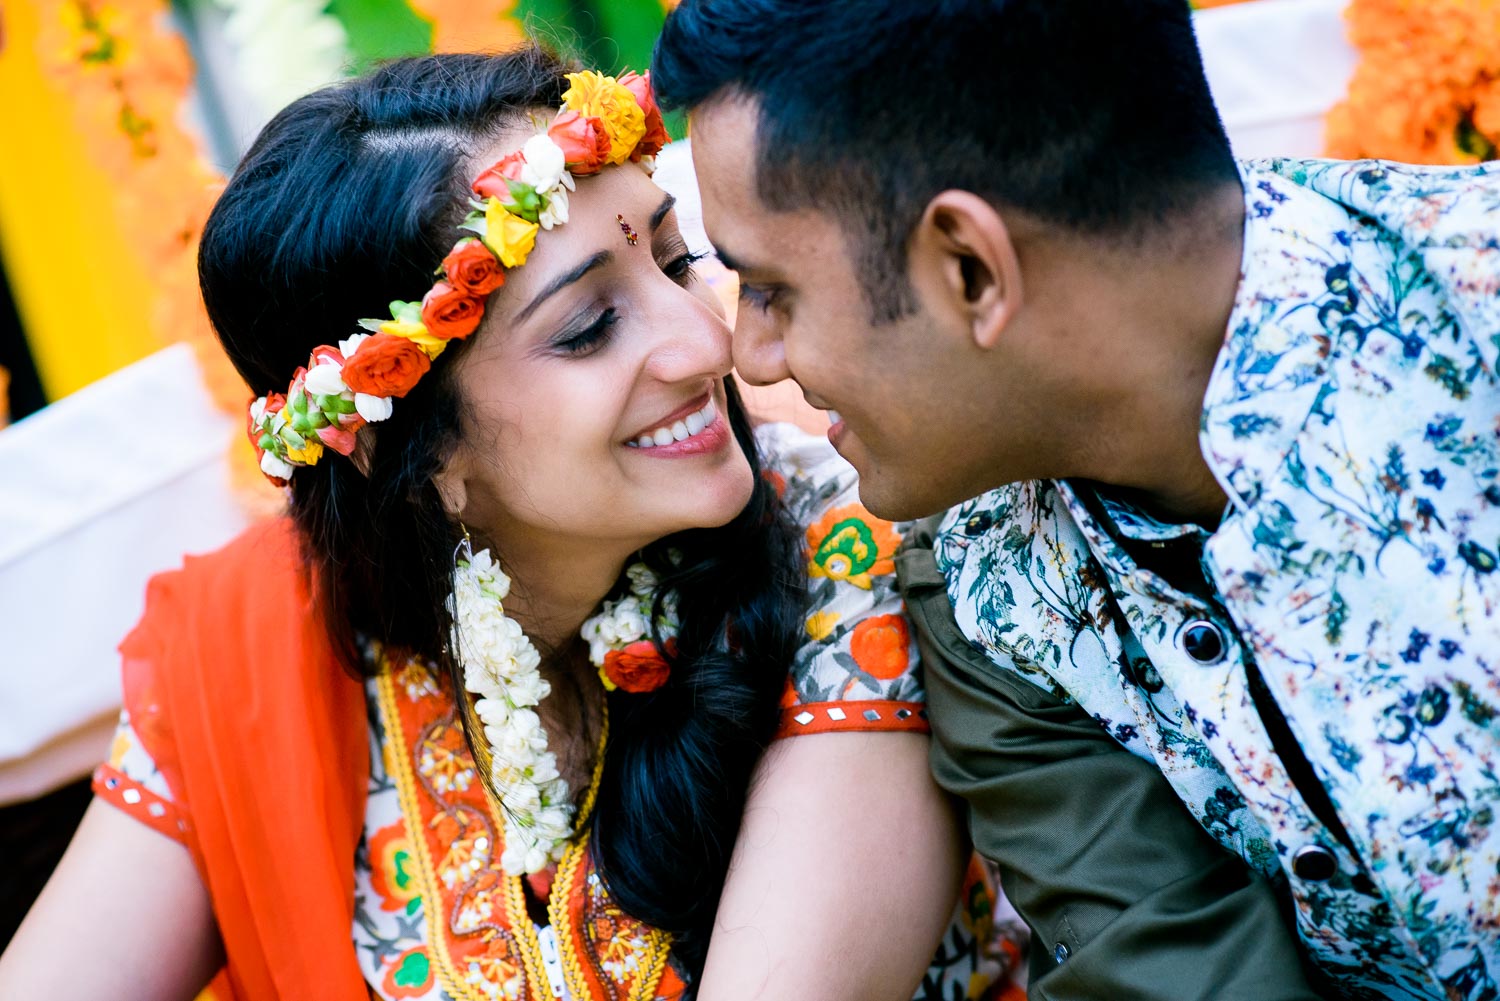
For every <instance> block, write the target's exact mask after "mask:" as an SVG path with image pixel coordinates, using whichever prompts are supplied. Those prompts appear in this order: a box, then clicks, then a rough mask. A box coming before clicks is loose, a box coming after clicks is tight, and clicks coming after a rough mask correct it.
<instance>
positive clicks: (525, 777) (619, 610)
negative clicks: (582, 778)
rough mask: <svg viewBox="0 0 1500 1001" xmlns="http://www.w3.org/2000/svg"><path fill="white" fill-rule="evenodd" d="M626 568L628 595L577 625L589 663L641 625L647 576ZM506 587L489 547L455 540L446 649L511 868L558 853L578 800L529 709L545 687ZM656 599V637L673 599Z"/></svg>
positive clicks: (649, 593) (640, 635)
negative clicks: (486, 764)
mask: <svg viewBox="0 0 1500 1001" xmlns="http://www.w3.org/2000/svg"><path fill="white" fill-rule="evenodd" d="M626 576H627V577H628V579H629V581H630V587H629V593H628V594H626V595H625V597H623V598H621V599H619V600H618V601H606V602H605V603H604V605H603V610H602V611H601V612H600V613H599V614H598V615H595V616H593V617H592V618H590V619H589V620H588V621H587V622H585V623H584V624H583V628H582V629H581V630H580V631H579V632H580V635H582V637H583V638H584V640H585V641H586V642H587V643H588V644H589V658H590V660H591V661H592V662H593V664H594V666H595V667H602V666H603V664H604V658H605V655H606V654H608V652H609V651H610V650H618V649H623V648H624V647H626V646H628V645H629V644H631V643H634V642H636V641H638V640H641V639H644V638H646V636H647V634H648V632H649V626H650V621H651V620H650V616H651V603H652V598H653V596H654V594H655V592H656V589H657V587H658V581H657V578H656V575H655V574H654V573H652V572H651V571H650V570H649V569H647V567H646V566H645V565H643V564H639V563H638V564H634V565H632V566H631V567H630V568H628V569H627V570H626ZM509 594H510V578H509V577H507V576H506V575H505V572H504V571H503V570H501V569H500V566H499V564H498V563H496V562H495V560H494V559H493V557H491V556H490V551H489V550H488V549H482V550H480V551H479V552H478V553H475V552H473V550H472V548H471V546H470V544H469V542H468V540H467V539H466V540H464V542H462V543H461V544H460V545H459V547H458V552H457V553H456V556H455V560H454V568H453V593H452V594H450V595H449V596H448V599H447V602H446V604H445V607H446V608H447V610H448V614H449V615H450V616H452V618H453V630H452V642H453V653H454V656H456V657H457V658H458V659H459V663H460V664H461V665H462V666H463V672H464V688H465V689H466V690H467V691H469V692H471V693H472V694H474V695H475V696H477V698H476V699H475V702H474V714H475V715H476V716H478V717H479V722H480V723H481V724H482V725H483V731H484V739H485V742H486V744H487V745H488V747H489V752H490V782H491V785H492V786H493V787H494V790H495V792H496V793H497V794H498V795H499V797H500V806H501V812H502V813H503V814H504V817H505V850H504V851H503V852H502V853H501V856H500V865H501V867H502V868H503V869H504V870H505V871H506V872H507V873H508V874H510V875H512V876H519V875H522V874H524V873H533V872H540V871H541V870H542V869H545V868H546V867H547V866H548V864H549V863H552V862H557V861H561V859H562V855H563V850H564V849H565V848H566V847H567V843H568V841H569V839H570V838H572V836H573V821H574V817H575V815H576V812H577V808H576V807H575V806H574V805H573V803H572V800H571V798H570V796H569V789H568V783H567V781H566V780H565V779H563V778H562V776H561V774H560V773H559V772H558V768H557V756H556V755H555V754H553V753H552V751H550V750H549V749H548V746H547V731H546V728H545V727H543V726H542V720H541V717H540V716H538V715H537V712H536V707H537V706H538V705H540V704H541V702H542V700H543V699H545V698H546V697H547V696H548V695H550V694H551V693H552V686H551V684H549V683H548V681H547V679H545V678H543V677H542V674H541V662H542V659H541V655H540V654H539V653H538V652H537V649H536V647H535V646H534V645H533V644H532V642H531V640H530V639H528V638H527V637H526V633H525V632H524V631H523V630H522V629H521V625H520V623H518V622H516V620H515V619H512V618H510V617H509V616H508V615H506V614H505V598H506V597H507V596H508V595H509ZM668 597H669V598H672V597H675V596H674V595H668ZM663 605H664V606H665V608H666V609H669V610H670V612H669V613H668V614H664V615H663V616H662V618H661V619H659V620H658V622H657V630H658V632H659V633H660V634H661V635H662V636H664V637H667V636H675V635H676V634H677V621H676V614H675V608H676V603H675V602H669V601H664V602H663Z"/></svg>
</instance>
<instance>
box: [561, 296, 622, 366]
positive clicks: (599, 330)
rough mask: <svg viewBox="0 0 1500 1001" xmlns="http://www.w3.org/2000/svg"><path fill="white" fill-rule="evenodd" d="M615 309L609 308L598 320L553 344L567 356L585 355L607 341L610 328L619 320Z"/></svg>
mask: <svg viewBox="0 0 1500 1001" xmlns="http://www.w3.org/2000/svg"><path fill="white" fill-rule="evenodd" d="M619 318H620V317H619V315H618V314H617V313H616V312H615V308H614V307H613V306H611V307H610V308H608V309H606V310H605V311H604V312H603V313H600V314H599V318H598V319H597V320H595V321H594V322H593V323H591V324H589V325H588V326H587V327H585V328H584V329H583V330H580V331H578V332H577V333H576V334H565V335H563V336H562V337H560V338H558V339H557V340H556V341H554V342H553V343H554V344H556V345H557V347H558V348H559V349H560V350H561V351H562V352H563V353H564V354H569V355H586V354H588V353H589V352H590V351H593V350H594V349H595V348H597V347H600V346H601V345H603V344H604V342H605V341H606V340H608V339H609V331H610V328H611V327H613V326H614V325H615V323H616V322H617V321H618V320H619Z"/></svg>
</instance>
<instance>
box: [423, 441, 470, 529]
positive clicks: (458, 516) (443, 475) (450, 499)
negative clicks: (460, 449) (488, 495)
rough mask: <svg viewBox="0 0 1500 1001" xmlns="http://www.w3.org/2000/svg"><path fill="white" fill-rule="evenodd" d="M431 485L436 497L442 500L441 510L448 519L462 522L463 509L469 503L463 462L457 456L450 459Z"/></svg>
mask: <svg viewBox="0 0 1500 1001" xmlns="http://www.w3.org/2000/svg"><path fill="white" fill-rule="evenodd" d="M432 484H433V486H435V487H437V492H438V497H439V498H441V499H442V502H443V510H444V511H445V512H447V514H448V517H449V518H452V519H453V520H454V521H460V520H462V516H463V511H464V508H465V507H466V506H468V503H469V488H468V477H467V471H466V469H465V462H464V460H463V459H462V458H461V457H460V456H457V455H455V456H453V457H452V458H450V459H449V460H448V461H447V462H445V463H444V464H443V468H442V469H441V470H440V471H439V472H438V474H437V475H436V476H434V477H433V478H432Z"/></svg>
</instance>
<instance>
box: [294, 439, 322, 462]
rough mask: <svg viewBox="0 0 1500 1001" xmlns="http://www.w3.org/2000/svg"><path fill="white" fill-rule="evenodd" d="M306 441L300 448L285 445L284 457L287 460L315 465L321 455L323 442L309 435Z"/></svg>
mask: <svg viewBox="0 0 1500 1001" xmlns="http://www.w3.org/2000/svg"><path fill="white" fill-rule="evenodd" d="M306 442H307V443H306V444H305V445H303V446H302V447H301V448H292V447H291V446H288V447H287V450H286V457H287V460H288V461H289V462H300V463H301V464H302V465H304V466H313V465H317V462H318V460H319V459H321V458H322V457H323V443H322V442H321V441H319V440H318V439H317V438H315V437H313V436H311V435H309V436H308V437H307V439H306Z"/></svg>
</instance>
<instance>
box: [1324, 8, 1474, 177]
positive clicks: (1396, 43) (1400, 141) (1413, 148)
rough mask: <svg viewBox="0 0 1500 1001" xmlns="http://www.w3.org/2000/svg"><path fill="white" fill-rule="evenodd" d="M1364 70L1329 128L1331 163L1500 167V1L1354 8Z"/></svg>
mask: <svg viewBox="0 0 1500 1001" xmlns="http://www.w3.org/2000/svg"><path fill="white" fill-rule="evenodd" d="M1344 16H1345V19H1346V20H1347V21H1348V24H1349V38H1350V41H1352V42H1353V43H1354V45H1355V47H1356V48H1357V49H1359V51H1360V63H1359V66H1358V67H1357V68H1356V69H1355V71H1354V76H1353V78H1352V79H1351V80H1350V81H1349V94H1348V97H1347V98H1346V99H1345V100H1344V101H1342V102H1340V103H1339V104H1338V105H1336V106H1335V107H1334V108H1333V109H1332V110H1331V111H1330V112H1329V113H1328V118H1327V121H1326V130H1327V136H1326V141H1327V148H1328V154H1329V155H1330V156H1335V157H1339V158H1342V159H1358V158H1360V157H1382V158H1385V159H1390V160H1400V161H1403V162H1406V163H1436V164H1464V163H1477V162H1479V161H1481V160H1490V159H1494V157H1495V155H1496V145H1497V143H1500V0H1426V2H1423V3H1413V2H1412V0H1351V2H1350V4H1349V7H1348V9H1347V10H1346V11H1345V15H1344Z"/></svg>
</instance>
